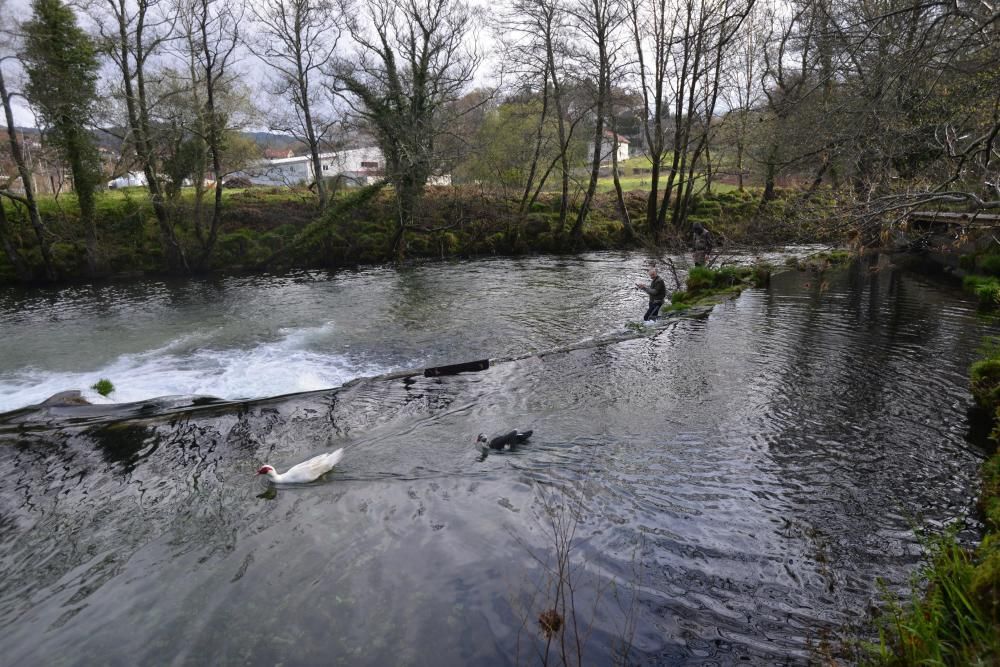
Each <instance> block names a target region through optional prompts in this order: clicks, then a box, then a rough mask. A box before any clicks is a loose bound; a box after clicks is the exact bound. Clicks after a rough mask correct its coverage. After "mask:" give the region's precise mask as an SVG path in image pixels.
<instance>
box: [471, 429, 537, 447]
mask: <svg viewBox="0 0 1000 667" xmlns="http://www.w3.org/2000/svg"><path fill="white" fill-rule="evenodd" d="M531 434H532V431H509V432H507V433H503V434H501V435H495V436H493V437H490V438H487V437H486V436H485V435H484V434H482V433H480V434H479V435H478V436H477V437H476V444H478V445H479V446H480V447H482V448H483V449H496V450H511V449H513V448H514V445H520V444H521V443H522V442H527V441H528V438H530V437H531Z"/></svg>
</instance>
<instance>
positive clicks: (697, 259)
mask: <svg viewBox="0 0 1000 667" xmlns="http://www.w3.org/2000/svg"><path fill="white" fill-rule="evenodd" d="M691 246H692V247H693V248H694V265H695V266H704V265H705V260H706V258H707V257H708V253H710V252H712V235H711V234H710V233H709V231H708V230H707V229H705V228H704V227H703V226H702V224H701V223H700V222H696V223H694V224H693V225H691Z"/></svg>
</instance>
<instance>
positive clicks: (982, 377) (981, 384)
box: [969, 358, 1000, 410]
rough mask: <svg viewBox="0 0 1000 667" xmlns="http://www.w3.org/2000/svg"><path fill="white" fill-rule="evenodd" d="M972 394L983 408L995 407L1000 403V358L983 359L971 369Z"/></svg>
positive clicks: (990, 408)
mask: <svg viewBox="0 0 1000 667" xmlns="http://www.w3.org/2000/svg"><path fill="white" fill-rule="evenodd" d="M969 375H970V384H971V388H972V396H973V397H974V398H975V399H976V403H977V404H978V405H979V407H981V408H985V409H987V410H992V409H995V408H996V406H997V405H998V404H1000V359H998V358H990V359H982V360H980V361H977V362H976V363H974V364H972V368H971V369H970V371H969Z"/></svg>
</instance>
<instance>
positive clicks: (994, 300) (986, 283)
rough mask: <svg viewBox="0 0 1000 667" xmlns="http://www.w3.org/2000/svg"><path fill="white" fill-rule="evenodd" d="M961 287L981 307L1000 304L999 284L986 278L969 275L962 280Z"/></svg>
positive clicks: (994, 279)
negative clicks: (977, 300)
mask: <svg viewBox="0 0 1000 667" xmlns="http://www.w3.org/2000/svg"><path fill="white" fill-rule="evenodd" d="M962 287H964V288H965V290H966V291H967V292H972V293H973V294H975V295H976V298H978V299H979V302H980V303H982V304H983V305H996V304H998V303H1000V282H998V281H997V279H996V278H991V277H988V276H977V275H969V276H965V278H963V279H962Z"/></svg>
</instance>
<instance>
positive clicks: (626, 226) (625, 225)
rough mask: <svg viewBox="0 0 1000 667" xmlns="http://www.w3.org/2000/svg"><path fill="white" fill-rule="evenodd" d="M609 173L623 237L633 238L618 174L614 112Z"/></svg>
mask: <svg viewBox="0 0 1000 667" xmlns="http://www.w3.org/2000/svg"><path fill="white" fill-rule="evenodd" d="M611 134H612V137H613V138H612V140H611V173H612V175H613V177H614V181H615V195H616V196H617V198H618V215H619V217H621V219H622V231H624V232H625V238H626V240H628V241H632V240H633V239H634V238H635V233H634V231H633V230H632V220H631V218H629V214H628V207H627V206H625V193H624V192H622V181H621V178H620V177H619V176H618V122H617V121H616V120H615V115H614V113H612V114H611Z"/></svg>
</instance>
